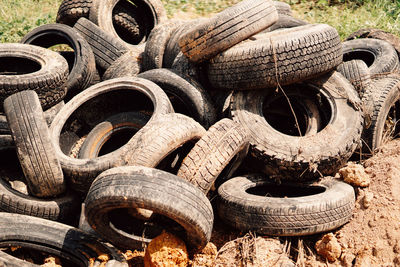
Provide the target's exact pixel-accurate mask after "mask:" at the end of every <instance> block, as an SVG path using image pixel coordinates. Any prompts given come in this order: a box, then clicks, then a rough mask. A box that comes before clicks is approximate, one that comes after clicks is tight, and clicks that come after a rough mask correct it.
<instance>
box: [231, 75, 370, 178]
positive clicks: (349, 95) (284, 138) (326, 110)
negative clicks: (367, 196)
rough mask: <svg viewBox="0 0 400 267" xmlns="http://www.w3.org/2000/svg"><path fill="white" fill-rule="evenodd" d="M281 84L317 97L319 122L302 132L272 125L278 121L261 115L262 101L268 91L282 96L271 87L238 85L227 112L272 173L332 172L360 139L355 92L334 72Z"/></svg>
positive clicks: (284, 175)
mask: <svg viewBox="0 0 400 267" xmlns="http://www.w3.org/2000/svg"><path fill="white" fill-rule="evenodd" d="M283 90H284V91H285V92H286V94H287V95H288V96H289V97H291V96H292V95H294V96H295V95H297V94H298V95H299V96H298V97H303V98H304V97H308V98H310V99H312V100H313V101H314V103H318V106H319V109H320V112H321V113H320V114H321V115H323V116H324V117H325V119H324V121H325V123H324V124H323V128H322V129H321V130H320V131H319V132H317V133H316V134H313V135H306V136H302V137H300V136H292V135H288V134H286V133H284V132H283V131H277V130H276V128H274V127H278V126H280V125H281V123H280V124H277V125H276V126H274V127H272V126H271V124H270V122H269V120H268V121H267V119H266V118H265V116H264V114H265V112H266V111H265V105H266V104H265V103H268V100H269V99H272V97H275V98H276V99H283V101H285V98H284V97H283V95H282V96H280V98H279V95H280V94H281V93H275V92H274V91H273V92H270V93H268V91H259V90H257V91H237V92H235V93H234V94H233V95H232V97H231V116H232V118H233V120H234V121H236V122H238V123H241V124H242V125H243V126H244V127H246V128H247V129H248V130H249V131H250V145H251V147H250V155H251V156H252V157H253V158H255V159H258V160H259V161H260V164H261V166H262V171H263V172H265V173H266V174H269V175H271V176H272V177H274V178H275V177H276V178H279V179H281V178H282V179H289V180H297V181H298V180H306V179H315V178H318V177H320V175H325V176H326V175H334V174H335V173H336V172H337V171H338V169H339V168H340V167H342V166H343V165H344V164H345V163H346V162H347V160H348V159H349V157H350V156H351V155H352V154H353V152H354V150H355V149H356V148H357V146H358V144H359V142H360V137H361V131H362V126H363V117H362V111H361V103H360V99H359V98H358V96H357V92H356V91H355V90H354V88H353V86H352V85H351V84H350V83H349V82H348V81H347V79H346V78H344V77H343V76H342V75H341V74H340V73H337V72H333V73H329V74H327V75H324V76H322V77H319V78H318V79H314V80H310V81H307V82H305V83H302V84H296V85H293V86H287V87H283ZM313 92H314V93H313ZM275 94H276V95H275ZM309 94H310V95H309ZM300 95H301V96H300ZM315 96H318V97H317V98H315ZM320 97H321V98H320ZM263 99H264V100H263ZM264 102H265V103H264ZM277 103H279V102H277ZM272 104H273V103H272ZM332 106H334V107H335V108H334V109H332V108H330V107H332Z"/></svg>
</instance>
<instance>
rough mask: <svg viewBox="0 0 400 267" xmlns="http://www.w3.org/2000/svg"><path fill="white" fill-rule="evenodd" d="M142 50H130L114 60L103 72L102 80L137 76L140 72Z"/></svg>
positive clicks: (138, 48)
mask: <svg viewBox="0 0 400 267" xmlns="http://www.w3.org/2000/svg"><path fill="white" fill-rule="evenodd" d="M142 48H143V47H141V48H140V47H137V48H132V49H130V50H129V51H128V52H126V53H125V54H123V55H122V56H121V57H119V58H118V59H117V60H115V61H114V62H113V63H112V64H111V65H110V67H109V68H108V69H107V70H106V71H105V72H104V74H103V77H102V80H103V81H106V80H110V79H115V78H121V77H135V76H137V75H138V74H139V73H140V72H141V70H142V58H143V49H142Z"/></svg>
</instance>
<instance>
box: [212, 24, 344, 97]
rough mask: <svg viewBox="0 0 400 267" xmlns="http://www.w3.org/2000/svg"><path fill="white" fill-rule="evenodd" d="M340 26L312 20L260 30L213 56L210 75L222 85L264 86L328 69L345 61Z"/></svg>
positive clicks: (311, 75) (308, 76) (215, 81)
mask: <svg viewBox="0 0 400 267" xmlns="http://www.w3.org/2000/svg"><path fill="white" fill-rule="evenodd" d="M342 56H343V53H342V44H341V42H340V37H339V34H338V32H337V31H336V29H334V28H332V27H331V26H329V25H326V24H308V25H304V26H299V27H294V28H290V29H280V30H275V31H273V32H269V33H264V34H262V35H261V34H259V35H258V38H257V40H255V41H246V42H243V43H241V44H239V45H236V46H234V47H232V48H230V49H228V50H227V51H225V52H223V53H221V54H219V55H218V56H216V57H214V58H213V59H212V60H210V63H209V65H208V71H207V72H208V78H209V81H210V83H211V85H212V86H213V87H215V88H221V89H235V90H246V89H262V88H267V87H276V86H277V85H278V83H279V84H280V85H288V84H292V83H295V82H299V81H303V80H305V79H310V78H313V77H315V76H318V75H321V74H323V73H326V72H328V71H330V70H332V69H334V68H335V67H336V66H338V65H339V64H340V63H342Z"/></svg>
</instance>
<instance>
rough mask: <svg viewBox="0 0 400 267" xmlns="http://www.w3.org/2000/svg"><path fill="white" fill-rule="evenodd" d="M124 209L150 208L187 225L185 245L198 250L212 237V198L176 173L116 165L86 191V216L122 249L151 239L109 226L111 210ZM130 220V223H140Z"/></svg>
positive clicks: (97, 229) (99, 230)
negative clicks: (208, 197)
mask: <svg viewBox="0 0 400 267" xmlns="http://www.w3.org/2000/svg"><path fill="white" fill-rule="evenodd" d="M160 189H162V190H160ZM123 208H126V209H132V208H139V209H148V210H152V211H153V212H154V213H156V214H155V215H157V214H160V215H164V216H166V217H168V218H170V219H172V220H173V221H175V222H176V223H178V224H179V225H180V226H181V227H183V228H184V231H185V232H186V234H185V235H184V236H185V238H184V239H185V241H186V242H187V243H186V244H187V245H188V246H189V248H190V249H192V250H193V251H195V252H196V251H200V250H201V249H202V248H203V247H204V246H205V245H206V244H207V243H208V241H209V240H210V237H211V231H212V225H213V221H214V215H213V210H212V207H211V204H210V201H209V200H208V199H207V197H206V196H205V195H204V194H203V193H202V192H201V191H200V190H199V189H197V188H196V187H195V186H193V185H192V184H191V183H189V182H187V181H185V180H184V179H181V178H179V177H177V176H175V175H173V174H170V173H167V172H164V171H161V170H156V169H152V168H146V167H139V166H126V167H118V168H113V169H110V170H107V171H105V172H103V173H101V174H100V175H99V176H98V177H97V178H96V180H95V181H94V182H93V184H92V186H91V187H90V190H89V192H88V194H87V197H86V200H85V212H86V217H87V220H88V223H89V225H91V227H92V228H93V229H95V230H96V231H97V232H98V233H99V234H100V235H102V236H103V237H104V238H107V239H108V240H110V242H111V243H113V244H114V245H115V246H117V247H120V248H129V249H132V248H133V247H136V248H137V247H141V244H142V242H144V243H148V242H150V240H151V238H149V237H143V236H142V235H141V233H140V235H136V234H129V235H127V234H122V233H121V230H118V231H116V230H114V229H115V226H114V227H113V228H111V227H110V217H109V213H110V212H111V211H112V210H115V209H123ZM131 219H132V221H131V223H134V224H140V221H138V220H135V219H134V218H133V217H131ZM162 227H165V225H163V226H162ZM154 237H155V236H154Z"/></svg>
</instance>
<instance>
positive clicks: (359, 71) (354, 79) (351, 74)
mask: <svg viewBox="0 0 400 267" xmlns="http://www.w3.org/2000/svg"><path fill="white" fill-rule="evenodd" d="M337 71H338V72H340V73H341V74H342V75H343V76H344V77H345V78H346V79H347V80H349V82H350V83H351V84H352V85H353V86H354V88H355V89H356V91H357V93H358V95H359V96H360V98H362V97H363V95H364V93H365V90H367V87H368V86H370V85H371V82H372V81H371V75H370V72H369V68H368V66H367V64H366V63H365V62H364V61H362V60H359V59H355V60H350V61H347V62H343V63H342V64H340V65H339V66H338V68H337Z"/></svg>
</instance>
